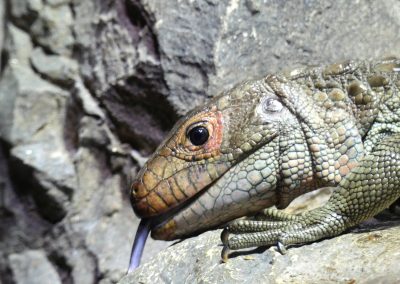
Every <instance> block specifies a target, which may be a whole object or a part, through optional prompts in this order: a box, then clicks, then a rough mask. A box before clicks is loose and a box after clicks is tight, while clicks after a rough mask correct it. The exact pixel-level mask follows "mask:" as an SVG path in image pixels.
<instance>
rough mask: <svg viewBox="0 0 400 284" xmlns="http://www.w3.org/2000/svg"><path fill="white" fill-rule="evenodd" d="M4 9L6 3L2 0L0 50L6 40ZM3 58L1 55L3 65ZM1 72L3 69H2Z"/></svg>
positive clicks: (0, 64) (0, 6)
mask: <svg viewBox="0 0 400 284" xmlns="http://www.w3.org/2000/svg"><path fill="white" fill-rule="evenodd" d="M4 10H5V3H4V1H1V3H0V51H1V50H3V42H4V22H5V17H4V14H5V13H4ZM1 61H2V58H1V57H0V66H2V62H1ZM0 73H1V71H0Z"/></svg>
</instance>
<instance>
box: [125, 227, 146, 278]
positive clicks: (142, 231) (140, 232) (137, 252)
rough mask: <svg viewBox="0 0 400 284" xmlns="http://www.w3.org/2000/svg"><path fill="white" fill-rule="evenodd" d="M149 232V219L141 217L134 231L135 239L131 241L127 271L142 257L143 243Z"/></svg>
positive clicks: (136, 265) (135, 266)
mask: <svg viewBox="0 0 400 284" xmlns="http://www.w3.org/2000/svg"><path fill="white" fill-rule="evenodd" d="M149 232H150V221H149V220H146V219H142V220H141V221H140V223H139V226H138V228H137V231H136V236H135V241H134V242H133V246H132V252H131V259H130V261H129V268H128V273H131V272H132V271H133V270H135V269H136V268H137V267H138V266H139V264H140V259H141V258H142V253H143V249H144V245H145V244H146V240H147V237H148V236H149Z"/></svg>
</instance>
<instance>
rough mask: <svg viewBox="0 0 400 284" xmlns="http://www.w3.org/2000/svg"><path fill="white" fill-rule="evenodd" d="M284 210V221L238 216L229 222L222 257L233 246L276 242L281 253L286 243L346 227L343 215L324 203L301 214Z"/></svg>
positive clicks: (238, 247) (312, 239) (236, 248)
mask: <svg viewBox="0 0 400 284" xmlns="http://www.w3.org/2000/svg"><path fill="white" fill-rule="evenodd" d="M275 210H276V209H275ZM276 211H279V210H276ZM264 213H265V212H264ZM280 213H283V212H280ZM274 214H276V212H275V211H274ZM283 214H284V215H281V217H283V219H285V220H286V221H260V220H243V219H238V220H234V221H232V222H230V223H229V224H228V225H227V226H226V227H225V229H224V230H223V231H222V234H221V240H222V243H223V245H224V249H223V251H222V255H221V256H222V259H223V261H224V262H226V261H227V259H228V255H229V252H230V251H232V250H238V249H244V248H250V247H258V246H270V245H278V249H279V250H280V252H281V253H282V254H284V253H285V252H286V247H287V246H290V245H294V244H302V243H307V242H312V241H315V240H318V239H321V238H324V237H329V236H333V235H337V234H339V233H341V232H343V231H344V230H345V229H346V228H347V226H346V225H345V222H344V219H343V217H342V216H340V215H338V214H336V213H335V212H333V211H332V210H329V209H327V208H324V207H321V208H318V209H315V210H312V211H309V212H306V213H303V214H301V215H289V214H287V215H286V213H283ZM273 216H276V215H273Z"/></svg>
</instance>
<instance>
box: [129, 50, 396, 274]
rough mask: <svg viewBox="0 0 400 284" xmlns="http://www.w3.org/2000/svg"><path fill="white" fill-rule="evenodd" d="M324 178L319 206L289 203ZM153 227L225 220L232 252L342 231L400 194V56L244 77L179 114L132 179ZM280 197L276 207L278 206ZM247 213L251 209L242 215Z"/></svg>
mask: <svg viewBox="0 0 400 284" xmlns="http://www.w3.org/2000/svg"><path fill="white" fill-rule="evenodd" d="M323 187H332V188H333V193H332V195H331V197H330V198H329V200H328V202H327V203H326V204H324V205H323V206H321V207H319V208H317V209H313V210H311V211H307V212H304V213H301V214H297V215H291V214H287V213H284V212H282V211H281V210H280V209H282V208H285V207H286V206H288V204H289V203H290V202H291V201H292V200H293V199H294V198H296V197H297V196H299V195H302V194H303V193H306V192H309V191H312V190H316V189H319V188H323ZM130 197H131V203H132V206H133V209H134V212H135V213H136V215H137V216H138V217H140V218H141V219H142V221H141V223H140V225H139V228H138V231H137V234H136V238H135V242H134V245H133V249H132V256H131V264H130V270H132V269H134V268H135V267H136V266H138V265H139V261H140V256H141V253H142V250H143V246H144V243H145V241H146V238H147V237H148V234H149V232H150V231H151V235H152V237H153V238H154V239H160V240H174V239H181V238H186V237H189V236H193V235H196V234H199V233H201V232H204V231H206V230H210V229H213V228H217V227H222V228H223V231H222V234H221V240H222V243H223V249H222V253H221V256H222V260H223V261H227V259H228V256H229V253H230V251H232V250H238V249H243V248H249V247H258V246H268V245H278V248H279V249H280V251H281V252H283V253H284V252H285V251H286V247H288V246H290V245H295V244H303V243H310V242H314V241H317V240H320V239H323V238H327V237H334V236H337V235H339V234H341V233H343V232H344V231H345V230H346V229H348V228H350V227H353V226H355V225H357V224H359V223H360V222H362V221H363V220H366V219H368V218H370V217H372V216H374V215H376V214H377V213H379V212H381V211H382V210H384V209H385V208H387V207H388V206H390V205H391V204H393V203H394V202H395V201H396V200H397V199H398V198H400V59H398V58H395V57H391V58H386V59H382V60H372V61H363V60H348V61H344V62H342V63H337V64H330V65H325V66H320V67H304V68H297V69H294V70H291V71H287V72H281V73H277V74H274V75H267V76H264V77H262V78H259V79H253V80H247V81H244V82H241V83H239V84H237V85H236V86H234V87H233V88H232V89H230V90H227V91H224V92H222V93H221V94H220V95H219V96H216V97H214V98H212V99H211V100H210V101H209V102H208V103H206V104H205V105H204V106H200V107H198V108H195V109H194V110H192V111H190V112H189V113H188V114H187V115H186V116H184V117H183V118H182V119H180V120H179V121H178V122H177V123H176V125H175V126H174V127H173V129H172V130H171V132H170V134H169V135H168V136H167V137H166V139H165V140H164V142H163V143H161V145H160V146H159V147H158V148H157V149H156V151H155V152H154V154H153V155H152V156H151V157H150V158H149V160H148V161H147V162H146V164H145V165H144V166H143V168H142V169H141V170H140V172H139V173H138V175H137V178H136V179H135V180H134V182H133V184H132V186H131V194H130ZM272 206H275V208H273V207H272ZM243 217H244V218H243Z"/></svg>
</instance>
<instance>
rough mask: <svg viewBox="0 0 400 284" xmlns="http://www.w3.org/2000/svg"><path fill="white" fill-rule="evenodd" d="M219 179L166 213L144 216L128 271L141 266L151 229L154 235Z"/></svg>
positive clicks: (136, 236) (133, 247) (134, 243)
mask: <svg viewBox="0 0 400 284" xmlns="http://www.w3.org/2000/svg"><path fill="white" fill-rule="evenodd" d="M221 176H223V175H221ZM217 180H219V178H217V179H216V180H214V181H213V182H212V183H210V184H209V185H208V186H206V187H205V188H203V189H202V190H201V191H199V192H198V193H196V194H195V195H194V196H192V197H191V198H189V199H188V200H186V201H185V202H183V203H182V204H180V205H178V206H176V207H175V208H173V209H171V210H169V211H168V212H166V213H165V214H160V215H158V216H155V217H151V218H142V219H141V221H140V223H139V226H138V228H137V231H136V235H135V240H134V242H133V246H132V251H131V257H130V261H129V268H128V273H130V272H132V271H133V270H135V269H136V268H137V267H138V266H139V264H140V259H141V257H142V254H143V250H144V246H145V244H146V240H147V238H148V235H149V233H150V231H151V232H152V236H153V232H157V230H158V229H159V228H162V227H163V226H164V225H165V224H166V223H168V221H170V220H171V219H172V218H173V217H174V216H175V215H176V214H178V213H179V212H181V211H182V210H184V209H185V208H187V207H189V206H190V204H192V203H193V202H194V201H195V200H196V199H197V198H198V197H199V196H200V195H202V194H203V193H204V192H205V191H207V189H208V188H210V187H211V186H212V185H213V184H214V183H215V182H217Z"/></svg>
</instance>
